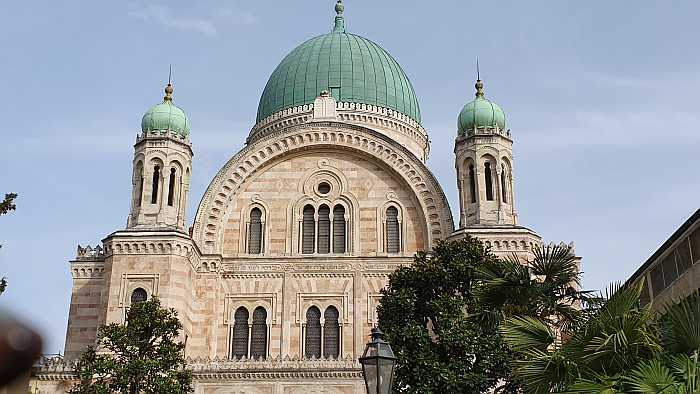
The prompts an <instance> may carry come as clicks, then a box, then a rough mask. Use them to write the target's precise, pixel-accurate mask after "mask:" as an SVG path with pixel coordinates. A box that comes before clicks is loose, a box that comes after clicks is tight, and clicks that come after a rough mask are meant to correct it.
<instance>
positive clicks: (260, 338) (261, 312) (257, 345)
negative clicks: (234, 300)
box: [250, 306, 267, 360]
mask: <svg viewBox="0 0 700 394" xmlns="http://www.w3.org/2000/svg"><path fill="white" fill-rule="evenodd" d="M250 356H251V358H254V359H256V360H257V359H260V358H266V357H267V311H265V308H263V307H261V306H259V307H257V308H255V310H254V311H253V328H252V333H251V335H250Z"/></svg>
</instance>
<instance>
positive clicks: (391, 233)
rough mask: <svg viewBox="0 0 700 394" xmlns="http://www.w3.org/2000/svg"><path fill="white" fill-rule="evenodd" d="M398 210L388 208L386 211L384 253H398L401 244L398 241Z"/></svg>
mask: <svg viewBox="0 0 700 394" xmlns="http://www.w3.org/2000/svg"><path fill="white" fill-rule="evenodd" d="M399 236H400V234H399V210H398V209H396V207H389V208H388V209H387V210H386V251H387V252H388V253H399V250H400V249H401V242H400V239H399Z"/></svg>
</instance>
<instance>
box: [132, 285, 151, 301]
mask: <svg viewBox="0 0 700 394" xmlns="http://www.w3.org/2000/svg"><path fill="white" fill-rule="evenodd" d="M147 299H148V294H146V290H144V289H142V288H140V287H139V288H138V289H136V290H134V291H133V293H131V303H132V304H135V303H137V302H144V301H146V300H147Z"/></svg>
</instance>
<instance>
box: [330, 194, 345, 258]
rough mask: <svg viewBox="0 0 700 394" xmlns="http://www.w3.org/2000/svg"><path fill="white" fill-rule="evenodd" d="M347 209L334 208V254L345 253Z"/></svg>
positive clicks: (340, 206) (341, 207)
mask: <svg viewBox="0 0 700 394" xmlns="http://www.w3.org/2000/svg"><path fill="white" fill-rule="evenodd" d="M345 237H346V235H345V207H343V206H342V205H336V206H335V207H334V208H333V253H345Z"/></svg>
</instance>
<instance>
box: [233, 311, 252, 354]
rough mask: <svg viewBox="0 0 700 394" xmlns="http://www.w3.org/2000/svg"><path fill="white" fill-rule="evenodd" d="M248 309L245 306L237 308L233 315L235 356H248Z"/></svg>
mask: <svg viewBox="0 0 700 394" xmlns="http://www.w3.org/2000/svg"><path fill="white" fill-rule="evenodd" d="M248 316H249V315H248V310H247V309H246V308H244V307H240V308H238V309H236V313H235V314H234V315H233V357H234V358H235V359H241V358H243V357H248Z"/></svg>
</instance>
